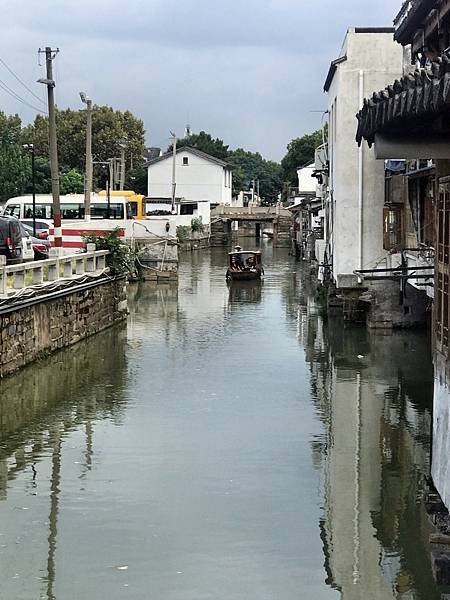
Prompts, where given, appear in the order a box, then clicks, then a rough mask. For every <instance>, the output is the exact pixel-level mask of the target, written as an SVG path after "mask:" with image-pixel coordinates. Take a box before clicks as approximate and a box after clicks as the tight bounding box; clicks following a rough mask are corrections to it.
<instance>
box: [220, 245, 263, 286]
mask: <svg viewBox="0 0 450 600" xmlns="http://www.w3.org/2000/svg"><path fill="white" fill-rule="evenodd" d="M262 275H264V269H263V266H262V263H261V252H259V251H253V250H242V249H241V247H240V246H236V248H235V249H234V252H229V254H228V269H227V274H226V279H227V281H230V280H236V281H243V280H249V279H261V276H262Z"/></svg>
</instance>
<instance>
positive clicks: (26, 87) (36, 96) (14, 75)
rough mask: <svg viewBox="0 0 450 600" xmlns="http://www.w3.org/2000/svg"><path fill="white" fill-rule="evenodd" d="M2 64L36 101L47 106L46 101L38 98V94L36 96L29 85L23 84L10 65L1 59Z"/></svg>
mask: <svg viewBox="0 0 450 600" xmlns="http://www.w3.org/2000/svg"><path fill="white" fill-rule="evenodd" d="M0 63H2V65H3V66H4V67H5V68H6V69H8V71H9V72H10V73H11V75H12V76H13V77H14V78H15V79H17V81H18V82H19V83H20V84H22V85H23V87H24V88H25V89H26V90H27V91H28V92H30V94H31V95H32V96H34V97H35V98H36V100H39V102H41V103H42V104H44V105H45V102H44V100H42V98H39V96H38V95H37V94H35V93H34V92H33V90H31V89H30V88H29V87H28V86H27V84H26V83H24V82H23V81H22V80H21V79H20V77H19V76H18V75H16V74H15V73H14V71H13V70H12V69H11V67H9V66H8V65H7V64H6V63H5V61H4V60H3V59H2V58H1V57H0Z"/></svg>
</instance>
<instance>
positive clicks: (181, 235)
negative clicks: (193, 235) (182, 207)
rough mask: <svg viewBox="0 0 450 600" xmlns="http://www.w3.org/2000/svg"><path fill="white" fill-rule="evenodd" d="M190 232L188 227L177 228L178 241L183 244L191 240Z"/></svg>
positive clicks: (179, 226) (180, 226)
mask: <svg viewBox="0 0 450 600" xmlns="http://www.w3.org/2000/svg"><path fill="white" fill-rule="evenodd" d="M188 232H189V227H186V226H185V225H178V227H177V241H178V242H179V243H180V244H182V243H183V242H186V241H187V239H188V238H189V235H188Z"/></svg>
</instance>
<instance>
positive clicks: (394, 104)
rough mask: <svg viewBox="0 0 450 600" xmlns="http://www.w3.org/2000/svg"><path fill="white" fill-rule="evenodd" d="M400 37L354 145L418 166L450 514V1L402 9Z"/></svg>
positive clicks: (437, 434)
mask: <svg viewBox="0 0 450 600" xmlns="http://www.w3.org/2000/svg"><path fill="white" fill-rule="evenodd" d="M394 38H395V40H396V41H397V42H399V43H400V44H401V45H402V46H403V47H404V48H405V55H407V56H409V61H408V64H405V69H404V74H403V76H402V77H401V78H400V79H398V80H395V81H393V82H392V83H391V84H390V85H388V86H387V87H386V88H385V89H384V90H382V91H379V92H375V93H374V94H373V95H372V96H371V97H370V98H366V100H364V104H363V106H362V108H361V111H360V112H359V114H358V116H357V118H358V129H357V136H356V138H357V141H358V143H359V144H361V143H362V142H363V140H366V141H367V143H368V144H369V146H374V147H375V154H376V156H377V157H378V158H380V159H406V160H411V161H415V163H416V166H418V167H419V168H418V169H416V170H417V171H418V176H417V177H416V181H415V182H413V183H414V185H411V186H409V185H408V194H411V195H415V206H416V214H414V213H411V216H412V218H413V219H414V218H415V219H416V226H417V228H418V231H419V235H420V236H421V239H420V240H419V242H420V241H422V242H423V243H424V244H428V245H429V247H434V249H435V252H436V255H435V275H434V294H433V295H434V306H433V348H434V359H435V369H436V371H435V396H434V440H433V466H432V471H433V478H434V481H435V484H436V486H437V487H438V490H439V492H440V493H441V495H442V497H443V499H444V502H445V503H446V505H447V507H450V476H449V475H448V456H449V451H450V432H449V425H448V423H450V391H449V379H450V377H449V372H450V369H449V367H450V352H449V348H450V336H449V321H450V302H449V289H450V0H408V1H406V2H404V3H403V6H402V8H401V10H400V12H399V14H398V15H397V18H396V19H395V33H394ZM405 176H406V174H405ZM409 200H411V198H409ZM413 200H414V197H413Z"/></svg>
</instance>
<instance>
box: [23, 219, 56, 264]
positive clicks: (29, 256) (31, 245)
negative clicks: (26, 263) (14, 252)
mask: <svg viewBox="0 0 450 600" xmlns="http://www.w3.org/2000/svg"><path fill="white" fill-rule="evenodd" d="M20 228H21V231H22V237H23V245H24V248H25V251H24V260H43V259H44V258H48V251H49V248H50V240H48V239H39V238H37V237H34V236H32V235H31V234H30V232H29V231H28V228H27V226H26V225H25V224H24V223H22V222H20Z"/></svg>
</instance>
